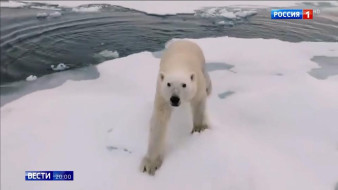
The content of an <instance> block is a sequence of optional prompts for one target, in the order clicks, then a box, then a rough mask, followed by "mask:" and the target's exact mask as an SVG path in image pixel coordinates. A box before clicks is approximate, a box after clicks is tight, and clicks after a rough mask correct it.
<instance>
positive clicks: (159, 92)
mask: <svg viewBox="0 0 338 190" xmlns="http://www.w3.org/2000/svg"><path fill="white" fill-rule="evenodd" d="M210 93H211V81H210V78H209V75H208V73H207V72H206V70H205V59H204V55H203V52H202V50H201V48H200V47H199V46H198V45H197V44H195V43H193V42H191V41H187V40H179V41H175V42H173V43H171V44H170V45H169V47H168V49H167V50H166V51H165V52H164V54H163V56H162V59H161V63H160V71H159V75H158V79H157V88H156V95H155V102H154V108H153V109H154V110H153V115H152V118H151V121H150V135H149V145H148V152H147V155H146V156H145V157H144V159H143V160H142V163H141V171H142V172H147V173H149V174H150V175H154V174H155V171H156V170H157V169H158V168H159V167H160V166H161V164H162V161H163V157H164V147H165V135H166V131H167V125H168V121H169V119H170V115H171V112H172V109H173V107H177V106H180V104H181V103H182V102H189V103H190V105H191V108H192V114H193V124H194V127H193V129H192V133H193V132H201V131H203V130H204V129H206V128H208V121H207V114H206V110H205V109H206V98H207V96H208V95H209V94H210Z"/></svg>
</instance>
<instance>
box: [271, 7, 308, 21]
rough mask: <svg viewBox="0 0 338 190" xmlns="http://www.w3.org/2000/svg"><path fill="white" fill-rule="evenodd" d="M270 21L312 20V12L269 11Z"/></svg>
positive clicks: (296, 10) (292, 10) (301, 10)
mask: <svg viewBox="0 0 338 190" xmlns="http://www.w3.org/2000/svg"><path fill="white" fill-rule="evenodd" d="M271 19H313V10H312V9H271Z"/></svg>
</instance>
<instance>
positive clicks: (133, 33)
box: [0, 5, 338, 85]
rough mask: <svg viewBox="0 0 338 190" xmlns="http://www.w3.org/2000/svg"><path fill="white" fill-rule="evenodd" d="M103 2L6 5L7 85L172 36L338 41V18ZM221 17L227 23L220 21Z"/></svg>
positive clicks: (156, 45) (151, 47) (156, 46)
mask: <svg viewBox="0 0 338 190" xmlns="http://www.w3.org/2000/svg"><path fill="white" fill-rule="evenodd" d="M91 6H94V5H91ZM100 6H102V7H103V8H102V9H101V10H100V11H99V12H92V13H83V12H82V13H78V12H74V11H72V10H71V9H65V8H63V9H62V10H60V11H59V12H60V13H62V15H61V16H59V17H48V18H42V19H38V18H37V17H36V15H37V13H40V12H46V13H51V12H54V11H52V10H39V9H34V8H31V7H25V8H1V17H0V19H1V24H0V26H1V43H0V47H1V84H2V85H4V84H5V83H9V82H13V81H18V80H25V79H26V77H28V76H29V75H36V76H38V77H40V76H42V75H46V74H50V73H54V72H55V71H53V70H52V69H51V65H57V64H59V63H65V64H66V65H67V66H69V67H70V69H74V68H79V67H84V66H88V65H95V64H98V63H100V62H102V61H104V60H106V59H109V58H105V57H100V56H97V55H98V53H99V52H101V51H103V50H110V51H115V50H116V51H117V52H118V53H119V56H120V57H123V56H126V55H129V54H133V53H136V52H141V51H158V50H161V49H163V47H164V44H165V42H167V41H168V40H170V39H172V38H202V37H217V36H230V37H240V38H266V39H280V40H284V41H290V42H301V41H326V42H337V41H338V21H337V20H332V19H327V18H324V17H319V16H315V19H314V20H310V21H305V20H292V21H281V20H279V21H276V20H271V19H270V9H259V10H257V14H256V15H254V16H251V17H247V18H242V19H235V20H231V19H226V18H222V17H213V18H204V17H201V16H196V15H194V14H179V15H173V16H157V15H149V14H145V13H143V12H139V11H135V10H131V9H127V8H122V7H118V6H109V5H100ZM55 7H57V6H55ZM302 8H304V7H302ZM321 15H325V11H324V12H323V11H322V12H321ZM220 21H225V22H224V23H225V24H219V22H220Z"/></svg>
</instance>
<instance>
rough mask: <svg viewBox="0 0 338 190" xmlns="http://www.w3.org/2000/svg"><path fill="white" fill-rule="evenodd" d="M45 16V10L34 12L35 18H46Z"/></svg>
mask: <svg viewBox="0 0 338 190" xmlns="http://www.w3.org/2000/svg"><path fill="white" fill-rule="evenodd" d="M47 17H48V13H46V12H41V13H37V14H36V18H47Z"/></svg>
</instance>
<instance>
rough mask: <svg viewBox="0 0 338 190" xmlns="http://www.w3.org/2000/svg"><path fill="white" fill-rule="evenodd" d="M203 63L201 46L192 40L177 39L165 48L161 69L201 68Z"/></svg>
mask: <svg viewBox="0 0 338 190" xmlns="http://www.w3.org/2000/svg"><path fill="white" fill-rule="evenodd" d="M204 63H205V59H204V55H203V52H202V50H201V48H200V47H199V46H198V45H197V44H196V43H194V42H191V41H188V40H178V41H175V42H172V43H171V44H170V45H169V47H168V48H167V49H166V50H165V52H164V54H163V56H162V59H161V66H160V67H161V70H167V71H168V70H171V69H175V68H179V69H184V68H186V69H189V70H195V69H198V70H200V69H203V67H204Z"/></svg>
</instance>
